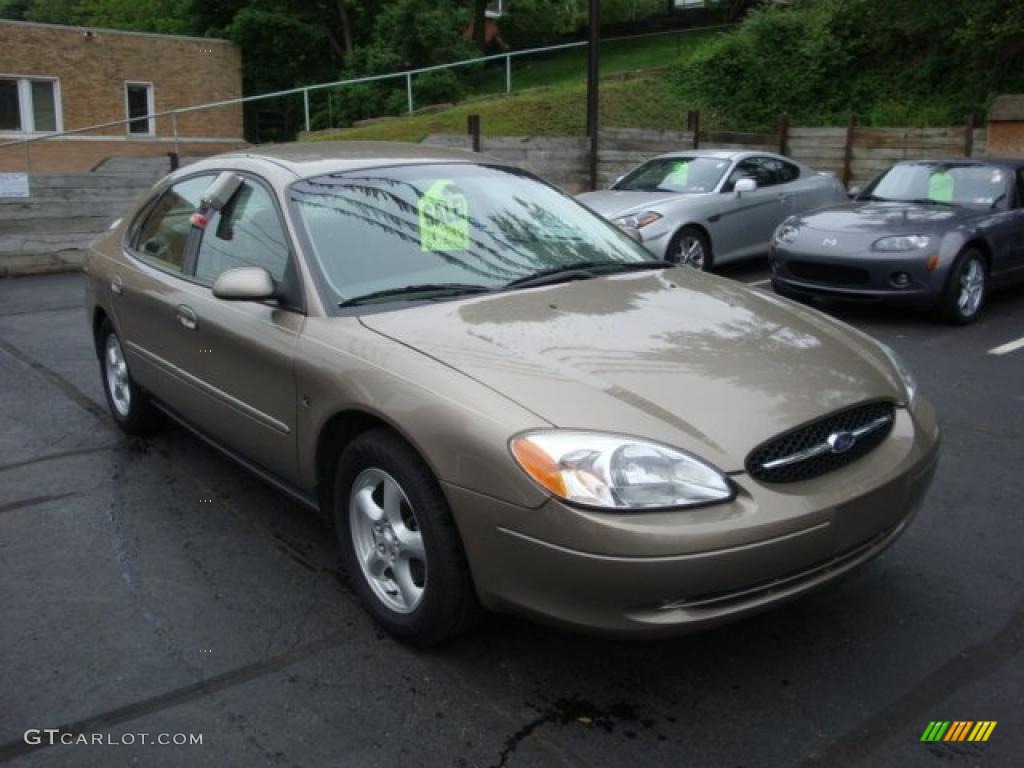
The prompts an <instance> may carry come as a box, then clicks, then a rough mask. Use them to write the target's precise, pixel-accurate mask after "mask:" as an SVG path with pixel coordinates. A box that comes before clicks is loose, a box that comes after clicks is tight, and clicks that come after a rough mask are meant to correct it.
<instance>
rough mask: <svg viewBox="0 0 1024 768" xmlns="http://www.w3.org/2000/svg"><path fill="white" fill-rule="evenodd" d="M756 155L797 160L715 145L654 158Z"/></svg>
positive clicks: (734, 158)
mask: <svg viewBox="0 0 1024 768" xmlns="http://www.w3.org/2000/svg"><path fill="white" fill-rule="evenodd" d="M754 155H756V156H758V157H765V156H767V157H777V158H779V159H780V160H786V161H787V162H790V163H792V162H796V161H795V160H793V158H791V157H783V156H782V155H780V154H778V153H777V152H768V151H766V150H757V149H715V148H713V147H712V148H708V149H679V150H676V151H674V152H666V153H664V154H662V155H658V156H657V157H655V158H654V159H655V160H657V159H658V158H662V157H668V158H671V157H714V158H718V159H721V160H742V159H743V158H746V157H752V156H754Z"/></svg>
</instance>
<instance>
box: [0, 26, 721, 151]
mask: <svg viewBox="0 0 1024 768" xmlns="http://www.w3.org/2000/svg"><path fill="white" fill-rule="evenodd" d="M733 26H735V25H734V24H719V25H715V26H709V27H690V28H679V29H672V30H663V31H660V32H649V33H645V34H641V35H624V36H618V37H609V38H602V40H601V43H602V44H604V43H611V42H618V41H624V40H640V39H644V38H650V37H658V36H663V35H685V34H687V33H691V32H706V31H714V30H722V29H727V28H729V27H733ZM588 45H589V43H588V41H586V40H580V41H574V42H571V43H561V44H559V45H548V46H543V47H540V48H527V49H524V50H519V51H507V52H505V53H495V54H491V55H488V56H477V57H475V58H472V59H463V60H462V61H453V62H449V63H447V64H434V65H432V66H428V67H416V68H414V69H406V70H402V71H400V72H386V73H382V74H379V75H366V76H363V77H353V78H348V79H344V80H334V81H332V82H329V83H317V84H315V85H304V86H298V87H296V88H287V89H285V90H281V91H273V92H271V93H261V94H257V95H255V96H241V97H238V98H235V99H224V100H222V101H212V102H207V103H204V104H194V105H192V106H188V107H176V108H174V109H167V110H163V111H161V112H153V113H150V114H147V115H138V116H136V117H130V118H125V119H122V120H112V121H110V122H106V123H98V124H96V125H89V126H85V127H83V128H73V129H70V130H66V131H54V132H47V133H40V134H38V135H34V136H28V137H26V138H21V139H15V140H12V141H7V142H3V143H0V149H4V148H6V147H13V146H18V145H24V146H25V147H26V165H27V166H28V168H31V158H30V156H29V153H28V147H29V145H31V144H33V143H35V142H39V141H47V140H51V139H59V138H62V137H64V136H73V135H76V134H84V133H89V132H92V131H97V130H102V129H104V128H113V127H116V126H120V125H128V124H130V123H136V122H142V121H144V120H149V121H155V120H157V119H158V118H168V117H169V118H170V120H171V133H172V136H173V139H174V147H175V153H176V154H178V153H179V144H180V142H181V141H188V140H189V137H180V136H179V134H178V116H179V115H184V114H188V113H191V112H198V111H201V110H207V109H215V108H217V107H227V106H232V105H236V104H250V103H253V102H257V101H264V100H267V99H276V98H281V97H285V96H295V95H298V94H302V100H303V116H304V122H305V128H306V131H307V132H308V131H309V130H310V127H311V116H310V104H309V95H310V93H312V92H315V91H322V90H326V89H334V88H341V87H344V86H349V85H357V84H360V83H372V82H380V81H385V80H395V79H400V78H404V80H405V90H406V101H407V107H408V113H409V114H412V113H414V112H415V102H414V99H413V78H414V77H415V76H416V75H422V74H425V73H427V72H437V71H440V70H445V69H457V68H459V67H467V66H472V65H479V64H486V63H487V62H491V61H500V60H504V62H505V93H506V94H510V93H512V60H513V59H514V58H520V57H523V56H535V55H542V54H549V53H552V52H554V51H561V50H566V49H570V48H585V47H587V46H588ZM154 124H155V123H154ZM155 137H156V133H155V131H154V133H153V134H152V135H151V136H150V137H149V138H155ZM138 138H139V139H140V140H144V139H145V138H147V136H145V135H140V136H139V137H138Z"/></svg>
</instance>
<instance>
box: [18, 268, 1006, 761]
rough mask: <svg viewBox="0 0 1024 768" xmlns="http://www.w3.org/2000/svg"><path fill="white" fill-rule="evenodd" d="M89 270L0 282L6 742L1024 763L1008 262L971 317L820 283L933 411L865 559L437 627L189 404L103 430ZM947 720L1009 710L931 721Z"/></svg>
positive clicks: (51, 753)
mask: <svg viewBox="0 0 1024 768" xmlns="http://www.w3.org/2000/svg"><path fill="white" fill-rule="evenodd" d="M731 275H732V276H733V277H735V278H737V279H741V280H744V281H746V282H752V283H759V282H761V281H763V280H764V279H765V275H764V270H763V267H762V266H761V265H757V264H755V265H753V266H748V267H742V268H739V269H736V270H732V272H731ZM81 296H82V277H81V276H80V275H59V276H49V277H36V278H22V279H18V280H0V392H2V397H0V610H2V615H0V653H2V657H0V662H2V663H0V763H10V764H11V765H17V766H44V765H45V766H64V765H69V766H70V765H98V766H119V765H144V766H172V765H173V766H177V765H218V766H228V765H245V766H263V765H270V766H278V765H280V766H320V765H332V766H346V767H348V766H378V765H379V766H395V765H401V766H405V765H417V766H480V767H481V768H495V767H498V766H508V767H509V768H515V767H516V766H622V765H630V766H636V767H637V768H639V767H640V766H643V767H644V768H647V767H648V766H673V768H679V767H681V766H728V767H729V768H739V767H740V766H745V767H747V768H754V767H755V766H756V767H757V768H760V767H762V766H872V767H873V768H874V767H876V766H877V767H882V766H900V767H902V766H918V765H964V766H1010V765H1019V764H1020V761H1021V755H1022V754H1024V597H1022V596H1024V559H1022V552H1024V548H1022V545H1024V472H1022V470H1021V467H1022V466H1024V349H1021V350H1018V351H1016V352H1012V353H1008V354H1004V355H992V354H989V353H988V351H989V350H990V349H993V348H995V347H997V346H999V345H1002V344H1005V343H1006V342H1009V341H1012V340H1014V339H1016V338H1019V337H1021V336H1022V335H1024V290H1019V291H1017V292H1015V293H1008V294H1004V295H1002V296H996V297H993V299H992V301H991V303H990V306H989V307H988V310H987V312H986V314H985V316H984V318H983V319H982V320H981V321H980V322H979V323H978V324H976V325H974V326H972V327H968V328H961V329H957V328H950V327H946V326H941V325H936V324H933V323H931V322H930V321H929V320H928V319H927V318H926V317H923V316H920V315H915V314H907V313H902V312H895V311H888V310H881V309H875V308H847V307H829V310H830V311H834V312H835V313H836V314H837V315H838V316H840V317H841V318H842V319H844V320H846V321H847V322H851V323H853V324H854V325H856V326H858V327H860V328H862V329H863V330H866V331H867V332H868V333H871V334H873V335H875V336H877V337H878V338H880V339H881V340H883V341H885V342H886V343H888V344H890V345H891V346H893V347H894V348H896V349H897V350H898V351H899V352H900V353H901V354H903V356H904V357H905V358H906V359H907V360H908V361H909V363H910V364H911V367H912V368H913V369H914V370H915V372H916V374H917V376H918V379H919V380H920V386H921V389H922V391H923V392H925V393H926V394H927V395H928V397H930V398H931V399H932V400H933V402H935V404H936V407H937V409H938V412H939V414H940V418H941V421H942V424H943V427H944V431H945V435H944V437H945V441H944V449H943V454H942V459H941V464H940V467H939V471H938V473H937V476H936V479H935V482H934V484H933V486H932V489H931V491H930V492H929V495H928V499H927V501H926V503H925V506H924V509H923V510H922V512H921V513H920V514H919V515H918V517H917V519H916V521H915V523H914V525H913V526H912V527H911V529H910V530H909V531H908V532H907V533H906V534H905V535H904V536H903V537H902V538H901V539H900V540H899V541H898V542H897V543H896V544H895V545H894V546H893V547H892V548H891V549H890V550H888V551H887V552H886V553H885V554H884V555H882V556H881V557H880V558H879V559H877V560H875V561H874V562H872V563H871V564H869V565H868V566H866V567H864V568H862V569H860V570H858V571H856V572H855V573H853V574H852V575H850V576H848V577H846V578H843V579H841V580H840V581H838V582H837V583H835V584H834V585H831V586H829V587H828V588H826V589H824V590H820V591H818V592H816V593H813V594H811V595H809V596H807V597H805V598H803V599H801V600H799V601H797V602H795V603H792V604H789V605H787V606H785V607H782V608H779V609H776V610H773V611H771V612H769V613H766V614H763V615H760V616H757V617H755V618H752V619H749V620H746V621H743V622H740V623H737V624H733V625H729V626H726V627H722V628H719V629H716V630H713V631H710V632H706V633H704V634H698V635H692V636H687V637H682V638H678V639H674V640H660V641H657V642H650V641H648V642H636V641H622V640H607V639H600V638H594V637H587V636H581V635H574V634H569V633H563V632H560V631H556V630H552V629H549V628H545V627H541V626H537V625H535V624H532V623H530V622H527V621H524V620H520V619H516V618H512V617H504V616H493V617H490V618H489V619H488V620H487V621H485V622H484V624H483V625H482V626H481V627H480V628H479V629H478V630H477V631H475V632H474V633H472V634H471V635H469V636H467V637H465V638H462V639H460V640H459V641H457V642H455V643H453V644H450V645H448V646H446V647H444V648H441V649H435V650H430V651H416V650H412V649H409V648H406V647H404V646H402V645H401V644H399V643H396V642H395V641H393V640H391V639H390V638H389V637H387V636H385V635H383V634H382V633H381V632H380V631H379V630H378V629H377V628H376V627H375V625H374V624H373V623H372V622H371V621H370V619H369V618H368V617H367V616H366V614H365V613H364V612H363V611H362V609H361V608H360V606H359V604H358V602H357V600H356V599H355V597H354V595H353V594H352V593H351V592H350V591H349V590H348V588H347V587H346V585H345V581H344V578H343V577H342V575H341V574H340V572H339V570H338V552H337V548H336V546H335V544H334V543H333V540H332V538H331V534H330V533H329V531H328V530H327V528H326V526H325V525H324V524H323V523H322V522H321V521H320V520H319V519H318V518H317V517H316V516H315V515H314V514H312V513H310V512H308V511H306V510H305V509H303V508H301V507H299V506H297V505H296V504H294V503H293V502H292V501H290V500H289V499H288V498H286V497H284V496H282V495H281V494H279V493H277V492H276V491H274V490H272V489H271V488H269V487H268V486H266V485H264V484H263V483H261V482H260V481H258V480H256V479H255V478H253V477H252V476H250V475H249V474H247V473H246V472H245V471H244V470H242V469H240V468H238V467H237V466H235V465H234V464H232V463H231V462H230V461H229V460H228V459H225V458H223V457H221V456H220V455H219V454H217V453H215V452H214V451H213V450H211V449H210V448H208V447H207V446H206V445H205V444H203V443H202V442H200V441H199V440H197V439H196V438H194V437H193V436H191V435H190V434H188V433H186V432H184V431H182V430H180V429H173V428H172V429H168V430H167V431H165V432H163V433H161V434H160V435H158V436H156V437H153V438H151V439H148V440H145V441H143V440H137V439H128V438H125V437H124V436H122V435H121V434H120V433H119V432H118V431H117V430H116V429H115V428H114V426H113V423H112V422H111V420H110V419H109V417H108V416H107V415H106V410H105V405H104V403H103V395H102V390H101V388H100V379H99V375H98V371H97V365H96V360H95V356H94V353H93V350H92V348H91V340H90V335H89V332H88V328H87V324H86V319H85V314H84V311H83V310H82V308H81ZM936 719H942V720H996V721H998V726H997V727H996V728H995V730H994V731H993V733H992V736H991V738H990V739H989V741H988V742H987V743H984V744H975V743H959V744H948V743H939V744H923V743H921V742H920V737H921V734H922V732H923V731H924V729H925V727H926V726H927V725H928V723H929V721H931V720H936ZM29 729H39V730H42V729H61V731H62V732H63V733H66V734H68V736H67V737H65V738H66V739H67V740H72V741H75V740H78V741H79V742H80V741H81V740H80V738H79V735H80V734H86V735H89V738H90V739H91V738H92V736H91V735H92V734H98V735H101V737H102V739H103V740H104V741H105V742H115V743H113V744H109V743H103V744H91V743H90V744H83V743H73V744H70V745H67V744H60V743H57V744H54V745H52V746H51V745H49V744H48V739H49V736H47V734H45V733H43V734H41V737H40V739H39V740H40V743H38V744H36V743H32V744H30V743H26V740H25V737H24V734H25V732H26V730H29ZM141 734H147V737H146V741H147V742H152V741H155V740H156V739H157V737H158V736H159V735H160V734H170V735H172V737H173V735H175V734H186V736H187V735H189V734H191V735H193V736H194V735H196V734H201V738H202V743H201V744H191V745H189V744H185V745H175V744H167V745H164V744H157V743H142V738H141V736H140V735H141ZM129 737H130V738H129ZM129 740H131V741H132V742H133V743H131V744H125V743H120V742H123V741H129Z"/></svg>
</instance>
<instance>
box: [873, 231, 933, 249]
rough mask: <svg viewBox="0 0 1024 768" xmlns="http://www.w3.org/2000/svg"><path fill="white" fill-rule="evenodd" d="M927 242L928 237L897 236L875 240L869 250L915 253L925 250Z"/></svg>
mask: <svg viewBox="0 0 1024 768" xmlns="http://www.w3.org/2000/svg"><path fill="white" fill-rule="evenodd" d="M929 242H931V241H930V240H929V239H928V235H897V236H895V237H883V238H882V239H881V240H875V242H874V243H873V244H872V245H871V248H872V250H875V251H916V250H919V249H921V248H927V247H928V243H929Z"/></svg>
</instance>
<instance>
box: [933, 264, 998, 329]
mask: <svg viewBox="0 0 1024 768" xmlns="http://www.w3.org/2000/svg"><path fill="white" fill-rule="evenodd" d="M987 297H988V267H987V265H986V263H985V257H984V256H983V255H982V254H981V251H979V250H978V249H976V248H966V249H964V251H962V252H961V253H960V255H959V256H957V259H956V262H955V263H954V264H953V268H952V270H950V273H949V277H948V278H947V280H946V286H945V288H944V289H943V291H942V298H941V299H939V303H938V306H937V307H936V310H937V312H938V317H939V319H940V320H942V321H943V322H946V323H950V324H952V325H967V324H968V323H973V322H974V321H975V320H977V319H978V315H980V314H981V310H982V308H984V306H985V299H986V298H987Z"/></svg>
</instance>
